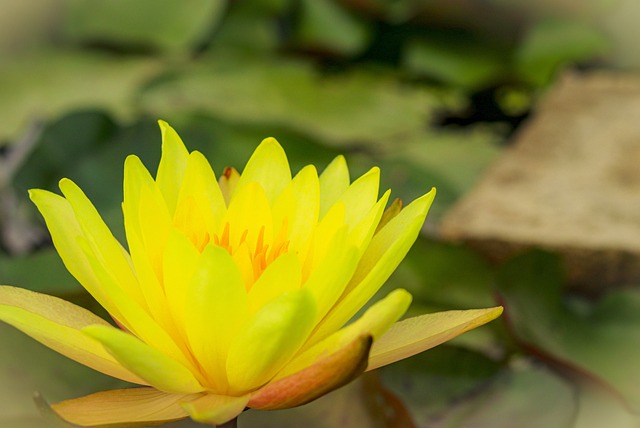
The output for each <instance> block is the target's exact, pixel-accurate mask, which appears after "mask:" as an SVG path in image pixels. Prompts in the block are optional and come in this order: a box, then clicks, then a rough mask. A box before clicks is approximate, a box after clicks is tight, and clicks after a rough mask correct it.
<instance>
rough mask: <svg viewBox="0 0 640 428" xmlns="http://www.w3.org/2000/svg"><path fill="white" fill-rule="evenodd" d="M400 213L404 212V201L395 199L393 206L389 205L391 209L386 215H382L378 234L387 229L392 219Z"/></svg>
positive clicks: (377, 230) (388, 209)
mask: <svg viewBox="0 0 640 428" xmlns="http://www.w3.org/2000/svg"><path fill="white" fill-rule="evenodd" d="M400 211H402V199H400V198H395V199H394V200H393V202H391V205H389V208H387V209H386V210H385V212H384V214H382V218H381V219H380V222H379V223H378V226H377V227H376V233H378V232H379V231H380V229H382V228H383V227H385V226H386V225H387V223H389V222H390V221H391V219H392V218H394V217H395V216H397V215H398V214H400Z"/></svg>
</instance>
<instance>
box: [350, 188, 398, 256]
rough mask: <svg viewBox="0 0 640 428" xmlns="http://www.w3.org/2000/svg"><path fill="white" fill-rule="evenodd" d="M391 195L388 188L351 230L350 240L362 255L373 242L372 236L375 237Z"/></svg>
mask: <svg viewBox="0 0 640 428" xmlns="http://www.w3.org/2000/svg"><path fill="white" fill-rule="evenodd" d="M390 195H391V190H387V191H386V192H385V193H384V195H382V198H380V200H379V201H378V202H377V203H376V204H375V205H374V206H373V207H372V208H371V209H370V210H369V212H368V213H367V214H366V215H365V216H364V218H363V219H362V220H361V221H360V223H358V224H357V225H356V226H355V227H354V228H353V229H352V230H351V234H350V240H351V242H352V243H353V244H354V245H355V246H357V247H358V248H360V249H361V252H360V255H362V253H364V251H365V250H366V248H367V246H368V245H369V242H371V238H373V234H374V232H375V231H376V227H377V225H378V223H380V219H381V218H382V214H383V213H384V208H385V207H386V206H387V201H388V200H389V196H390Z"/></svg>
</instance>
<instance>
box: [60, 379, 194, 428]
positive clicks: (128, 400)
mask: <svg viewBox="0 0 640 428" xmlns="http://www.w3.org/2000/svg"><path fill="white" fill-rule="evenodd" d="M197 397H198V395H194V394H190V395H186V394H167V393H165V392H161V391H158V390H157V389H153V388H130V389H115V390H112V391H103V392H98V393H95V394H91V395H87V396H86V397H81V398H75V399H72V400H66V401H62V402H60V403H57V404H54V405H52V406H51V408H52V409H53V410H54V411H55V412H56V413H57V414H58V415H59V416H60V417H62V419H64V420H66V421H68V422H71V423H72V424H75V425H80V426H86V427H100V426H113V425H116V424H127V425H128V426H130V425H140V426H149V425H156V424H160V423H165V422H172V421H177V420H180V419H184V418H186V417H188V416H189V415H188V414H187V412H185V411H184V410H183V409H182V407H181V406H180V403H181V402H183V401H188V400H193V399H194V398H197Z"/></svg>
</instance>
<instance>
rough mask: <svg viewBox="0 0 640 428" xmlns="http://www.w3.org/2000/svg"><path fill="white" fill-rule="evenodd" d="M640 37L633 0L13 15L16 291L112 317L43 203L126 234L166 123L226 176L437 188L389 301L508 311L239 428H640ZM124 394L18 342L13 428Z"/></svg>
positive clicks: (73, 9)
mask: <svg viewBox="0 0 640 428" xmlns="http://www.w3.org/2000/svg"><path fill="white" fill-rule="evenodd" d="M639 18H640V2H637V1H635V0H593V1H589V2H586V1H580V0H554V1H552V0H542V1H536V2H530V1H526V0H228V1H223V0H220V1H208V0H183V1H180V2H178V1H169V0H138V1H135V2H131V1H125V0H93V1H91V2H86V1H80V0H23V1H20V2H17V1H11V0H0V123H1V126H0V283H1V284H8V285H15V286H20V287H26V288H30V289H32V290H36V291H40V292H46V293H48V294H53V295H56V296H59V297H63V298H65V299H68V300H71V301H73V302H75V303H78V304H81V305H83V306H85V307H87V308H89V309H91V310H94V311H96V312H98V313H99V314H104V312H101V309H100V308H99V307H97V305H96V304H95V302H94V301H93V300H92V299H91V298H90V296H88V294H87V293H86V292H84V290H83V289H82V288H81V287H80V286H79V285H78V284H77V283H76V281H75V280H74V279H73V278H72V277H71V276H70V275H69V274H68V273H67V272H66V270H65V269H64V266H63V265H62V263H61V262H60V260H59V258H58V256H57V254H56V253H55V251H54V249H53V247H52V245H51V242H50V238H49V237H48V235H47V232H46V229H45V228H44V224H43V222H42V220H41V218H40V216H39V215H38V214H37V212H36V210H35V207H34V206H33V205H32V204H31V203H30V202H29V200H28V195H27V189H30V188H34V187H36V188H45V189H50V190H56V187H57V182H58V180H59V179H60V178H62V177H70V178H72V179H73V180H74V181H76V182H77V183H78V184H79V185H80V186H81V187H82V188H83V189H84V190H85V191H86V193H87V194H88V195H89V197H90V198H91V199H92V200H93V202H94V203H95V205H96V206H97V208H98V210H99V211H100V212H101V213H102V215H103V217H104V218H105V221H107V223H108V224H109V225H110V226H111V228H112V230H113V231H114V233H115V234H116V236H118V237H119V238H123V229H122V219H121V209H120V202H121V200H122V190H121V180H122V166H123V162H124V159H125V157H126V155H128V154H130V153H135V154H137V155H138V156H140V157H141V159H142V160H143V162H145V164H146V165H147V166H148V167H150V168H153V167H154V165H157V162H158V160H159V155H160V132H159V129H158V126H157V123H156V121H157V119H164V120H167V121H168V122H169V123H170V124H171V125H172V126H173V127H174V128H176V130H177V131H178V132H179V133H180V135H181V136H182V138H183V140H184V141H185V143H186V144H187V146H188V147H189V148H190V149H191V150H194V149H198V150H200V151H202V152H203V153H204V154H205V155H206V156H207V157H208V158H209V160H210V161H211V163H212V165H213V167H214V169H215V170H216V171H221V170H222V168H224V167H225V166H227V165H231V166H236V167H238V168H240V167H242V165H244V162H245V161H246V159H247V158H248V156H249V154H250V153H251V152H252V151H253V149H254V148H255V146H256V145H257V144H258V143H259V142H260V141H261V140H262V139H263V138H264V137H267V136H274V137H276V138H277V139H278V140H279V141H280V142H281V144H282V145H283V146H284V147H285V149H286V150H287V153H288V154H289V157H290V162H291V164H292V168H293V170H294V171H297V170H299V169H300V167H301V166H303V165H305V164H308V163H314V164H315V165H317V166H318V168H319V169H320V170H321V169H322V168H323V167H324V166H325V165H326V164H328V162H329V161H330V160H331V159H332V158H333V157H334V156H336V155H337V154H340V153H342V154H345V156H346V157H347V161H348V163H349V165H350V168H351V171H352V177H356V176H358V175H360V174H361V173H363V172H365V171H366V170H368V169H369V168H370V167H371V166H373V165H378V166H380V167H381V169H382V180H383V187H384V188H391V189H393V195H394V196H395V197H399V198H402V199H403V200H404V201H405V202H409V201H411V200H413V199H414V198H415V197H417V196H419V195H422V194H424V193H425V192H426V191H428V190H429V189H430V188H431V187H432V186H436V187H437V188H438V196H437V198H436V202H435V204H434V206H433V208H432V211H431V213H430V214H429V218H428V221H427V224H426V225H425V229H424V231H423V232H424V233H423V234H422V236H421V237H420V238H419V239H418V241H417V242H416V244H415V246H414V248H413V249H412V251H411V252H410V254H409V256H408V257H407V259H406V260H405V262H403V264H402V265H401V267H400V268H399V269H398V271H397V272H396V273H395V274H394V276H393V277H392V278H391V280H390V281H389V282H388V284H387V285H385V287H384V288H383V290H381V293H382V295H384V294H386V293H387V292H388V291H389V290H390V289H392V288H395V287H404V288H407V289H409V291H411V292H412V293H413V295H414V303H413V305H412V308H411V309H410V314H417V313H424V312H428V311H439V310H450V309H467V308H477V307H489V306H494V305H496V304H502V305H504V306H505V310H506V312H505V315H504V316H503V317H502V318H501V319H499V320H497V321H494V322H493V323H491V324H490V325H488V326H485V327H483V328H481V329H479V330H476V331H473V332H470V333H468V334H466V335H464V336H462V337H460V338H458V339H456V340H454V341H452V342H450V343H448V344H446V345H442V346H440V347H438V348H436V349H434V350H432V351H429V352H426V353H424V354H421V355H419V356H416V357H413V358H411V359H408V360H405V361H403V362H399V363H396V364H394V365H392V366H389V367H386V368H384V369H381V370H378V371H377V372H375V373H370V374H367V375H366V376H364V377H363V378H362V379H360V380H358V381H357V382H354V383H353V384H351V385H349V386H347V387H345V388H343V389H341V390H339V391H336V392H334V393H332V394H330V395H328V396H326V397H324V398H322V399H320V400H318V401H316V402H314V403H312V404H310V405H307V406H303V407H300V408H297V409H292V410H287V411H279V412H261V413H258V412H251V411H249V412H246V413H245V414H244V415H242V416H241V418H240V426H245V427H265V428H269V427H280V426H306V427H307V428H324V427H326V428H329V427H336V426H340V427H347V428H350V427H352V428H356V427H364V428H366V427H414V426H415V427H436V428H440V427H442V428H444V427H449V428H458V427H473V428H484V427H492V428H496V427H498V428H499V427H505V428H506V427H513V426H518V427H525V428H526V427H532V428H534V427H561V428H563V427H567V428H590V427H602V426H607V427H609V428H617V427H622V428H626V427H640V417H638V412H639V411H640V366H639V364H638V362H639V361H640V292H638V289H637V287H634V286H635V285H637V284H639V283H640V274H639V273H638V272H639V271H640V262H639V261H638V260H639V259H640V257H638V254H640V202H638V200H639V199H640V198H639V197H638V195H639V194H640V193H639V192H640V167H638V165H640V130H639V129H638V122H639V121H638V120H637V118H638V117H639V116H638V114H640V106H638V102H640V101H636V100H640V80H637V78H636V74H637V72H638V69H639V68H640V47H638V42H637V41H638V40H639V39H640V25H638V22H640V21H639ZM614 154H615V156H614ZM623 167H624V168H623ZM612 171H613V172H615V174H614V173H613V172H612ZM612 177H613V178H612ZM603 198H605V199H603ZM559 219H561V220H562V221H561V222H560V221H559ZM121 386H123V383H122V382H119V381H115V380H113V379H110V378H107V377H105V376H103V375H100V374H98V373H94V372H93V371H91V370H90V369H87V368H84V367H82V366H80V365H78V364H76V363H73V362H71V361H69V360H67V359H66V358H63V357H61V356H59V355H57V354H55V353H54V352H52V351H49V350H48V349H46V348H44V347H43V346H41V345H39V344H38V343H36V342H34V341H32V340H31V339H29V338H28V337H26V336H24V335H22V334H21V333H19V332H18V331H16V330H14V329H12V328H10V327H8V326H5V325H0V426H2V427H5V428H31V427H48V426H52V427H55V426H64V425H59V424H57V423H56V422H54V421H45V420H44V419H42V418H41V416H40V413H39V411H38V408H37V406H36V404H34V402H33V398H32V397H33V394H34V392H39V393H40V394H42V396H43V397H44V398H45V399H46V400H48V401H50V402H55V401H59V400H62V399H67V398H72V397H78V396H81V395H85V394H87V393H90V392H95V391H99V390H103V389H107V388H115V387H121ZM172 426H175V427H189V426H195V425H193V424H191V423H188V422H180V423H175V424H173V425H172Z"/></svg>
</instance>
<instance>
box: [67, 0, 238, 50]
mask: <svg viewBox="0 0 640 428" xmlns="http://www.w3.org/2000/svg"><path fill="white" fill-rule="evenodd" d="M66 3H67V13H68V16H67V20H66V21H67V22H66V28H65V29H66V33H67V35H68V36H69V37H70V38H71V39H72V40H75V41H79V42H84V43H87V42H101V43H104V44H108V45H112V46H114V45H115V46H124V47H129V48H151V49H159V50H164V51H168V52H179V51H185V50H188V49H189V48H193V47H194V45H195V44H197V43H198V42H201V41H202V40H203V39H204V37H205V36H207V35H208V33H209V31H210V28H211V27H213V26H214V25H215V24H216V23H217V22H218V20H219V19H220V18H221V17H222V14H223V12H224V9H225V6H226V1H223V0H216V1H207V0H187V1H180V2H175V1H171V0H139V1H135V2H131V1H127V0H96V1H92V2H91V3H86V2H83V1H77V0H67V2H66Z"/></svg>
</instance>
